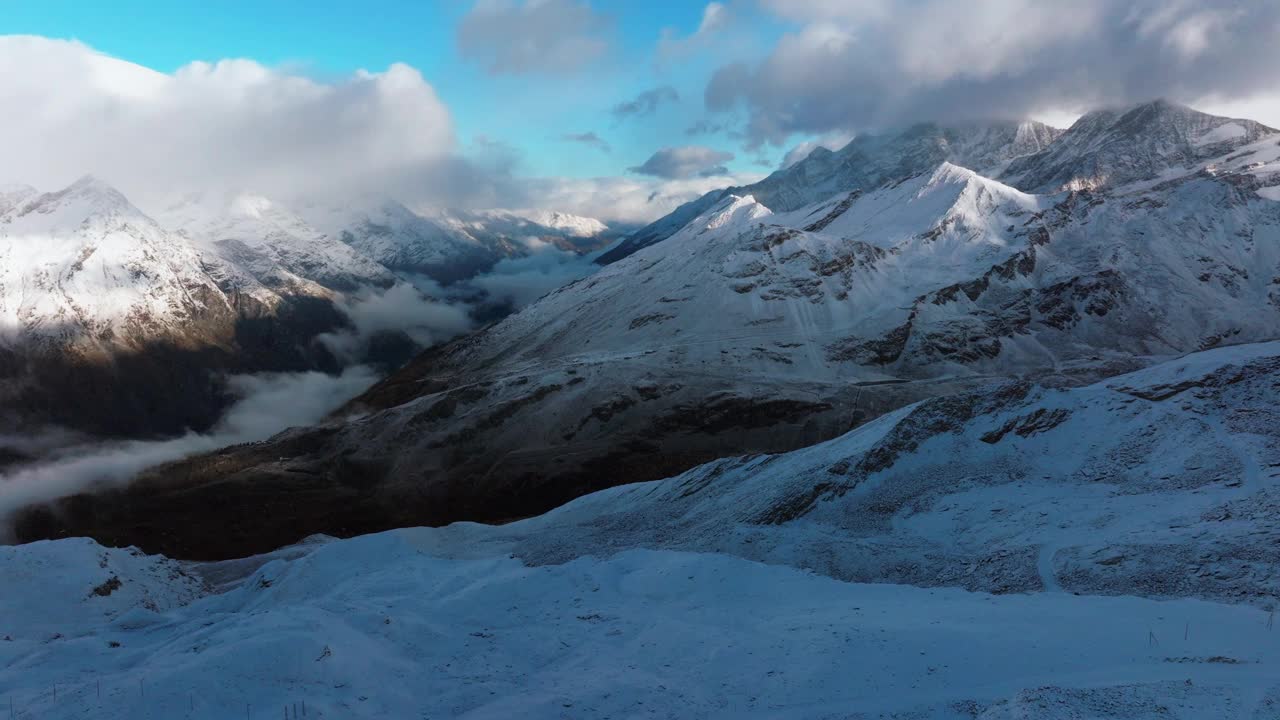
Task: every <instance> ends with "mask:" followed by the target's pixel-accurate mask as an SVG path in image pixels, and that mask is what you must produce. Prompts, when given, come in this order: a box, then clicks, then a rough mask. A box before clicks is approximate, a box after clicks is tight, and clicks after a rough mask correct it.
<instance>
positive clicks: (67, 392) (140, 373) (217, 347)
mask: <svg viewBox="0 0 1280 720" xmlns="http://www.w3.org/2000/svg"><path fill="white" fill-rule="evenodd" d="M238 300H239V301H240V304H241V305H242V308H241V309H242V314H241V316H239V317H236V318H234V319H233V318H231V317H230V315H229V314H228V313H222V314H219V315H218V316H216V317H209V318H205V319H204V320H203V321H202V323H201V324H203V325H206V326H207V327H204V328H203V329H200V330H199V331H196V330H194V329H193V330H192V333H191V335H190V336H189V337H187V338H183V339H182V340H181V341H178V340H161V339H156V340H151V341H148V342H146V343H145V344H143V345H142V346H141V347H138V348H136V349H133V350H131V351H122V350H115V351H113V352H112V353H110V354H105V353H100V352H93V353H90V352H74V351H68V349H67V348H65V347H62V346H52V347H48V346H32V345H22V346H19V347H18V348H5V349H3V350H0V405H2V406H3V408H4V410H3V413H2V414H0V422H5V423H7V424H11V425H14V426H15V427H31V426H38V425H42V424H43V425H56V426H62V427H66V428H70V429H74V430H77V431H81V432H86V433H90V434H92V435H96V436H101V437H121V438H123V437H129V438H141V437H157V436H162V435H172V434H176V433H181V432H183V431H185V430H194V431H197V432H202V431H204V430H207V429H208V428H209V427H210V426H212V425H213V424H214V422H216V421H217V419H218V418H219V417H220V416H221V414H222V413H223V412H224V411H225V410H226V409H227V407H228V406H229V405H230V404H231V402H232V401H233V400H234V398H233V397H231V396H230V395H229V394H228V392H227V387H226V383H225V376H226V375H228V374H239V373H257V372H297V371H303V370H321V371H324V372H337V371H338V370H339V363H338V361H337V360H336V359H335V358H334V357H333V355H332V354H331V353H330V352H329V351H328V350H327V349H326V348H325V347H324V346H323V345H322V344H320V343H318V342H315V337H316V336H317V335H319V334H321V333H325V332H331V331H334V330H338V329H341V328H344V327H347V325H348V321H347V319H346V318H345V316H343V315H342V313H340V312H339V311H338V310H337V309H336V308H335V307H334V305H333V303H332V302H330V301H329V300H327V299H322V298H311V297H296V298H290V299H289V301H288V302H286V303H283V304H282V305H281V306H280V307H277V308H275V309H273V310H271V311H270V312H268V311H267V310H266V309H265V308H255V307H252V304H253V301H252V300H251V299H249V298H244V297H242V298H238ZM196 339H199V340H200V341H199V342H195V341H194V340H196Z"/></svg>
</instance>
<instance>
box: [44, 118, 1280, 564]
mask: <svg viewBox="0 0 1280 720" xmlns="http://www.w3.org/2000/svg"><path fill="white" fill-rule="evenodd" d="M966 164H968V165H969V166H971V167H966ZM1278 186H1280V134H1277V132H1276V131H1275V130H1272V129H1270V128H1267V127H1265V126H1262V125H1260V124H1258V123H1254V122H1251V121H1247V120H1235V119H1230V118H1224V117H1214V116H1210V115H1206V114H1204V113H1200V112H1197V111H1195V110H1192V109H1190V108H1187V107H1185V106H1181V105H1177V104H1173V103H1169V102H1165V101H1157V102H1153V103H1147V104H1143V105H1138V106H1133V107H1129V108H1125V109H1119V110H1102V111H1097V112H1093V113H1088V114H1086V115H1085V116H1083V117H1082V118H1080V120H1079V121H1077V122H1076V123H1075V124H1074V125H1073V126H1072V127H1071V128H1069V129H1067V130H1065V131H1061V132H1060V131H1056V130H1053V129H1051V128H1048V127H1045V126H1041V125H1035V124H1003V123H996V124H990V125H981V124H973V125H968V126H963V127H943V126H939V125H919V126H914V127H912V128H909V129H907V130H905V131H903V132H901V133H897V134H888V135H885V136H863V137H860V138H858V139H855V140H854V141H853V142H852V143H851V144H850V145H849V146H848V147H846V148H845V149H843V150H841V151H839V152H836V153H829V152H826V151H816V152H815V153H814V154H812V155H810V156H809V157H808V158H807V159H805V160H803V161H801V162H799V163H797V164H795V165H793V166H791V167H790V168H788V169H786V170H783V171H780V172H779V173H776V174H775V175H773V176H771V177H769V178H767V179H765V180H764V181H762V182H761V183H759V184H758V185H756V186H748V187H744V188H737V189H734V190H732V191H726V192H725V193H721V194H718V195H717V194H713V196H714V197H712V196H708V197H710V198H711V199H710V200H708V199H707V198H704V199H703V200H701V201H698V202H696V203H694V205H693V206H692V209H690V208H688V207H686V208H683V209H681V210H678V211H677V212H676V213H674V214H673V215H672V216H671V218H669V219H667V220H664V221H659V223H657V224H655V226H651V227H650V228H648V229H645V230H641V231H639V232H638V233H636V234H633V235H632V236H630V238H628V239H627V240H624V241H623V242H622V243H620V244H618V245H615V247H614V249H613V250H612V251H611V252H613V253H615V257H616V255H619V254H621V255H625V257H621V258H620V259H616V260H615V261H614V262H612V263H610V264H607V265H605V266H604V267H603V268H602V269H601V270H599V271H598V272H596V273H595V274H593V275H591V276H589V277H587V278H584V279H582V280H579V281H577V282H575V283H572V284H570V285H568V286H565V287H562V288H560V289H559V290H557V291H555V292H553V293H551V294H549V295H547V296H546V297H544V298H542V299H541V300H540V301H538V302H536V303H534V304H532V305H530V306H528V307H526V308H524V309H522V310H521V311H519V312H517V313H515V314H513V315H511V316H510V317H507V318H506V319H505V320H503V321H501V322H499V323H497V324H495V325H492V326H490V327H488V328H485V329H484V330H481V331H479V332H477V333H474V334H471V335H468V336H465V337H462V338H459V339H457V340H455V341H453V342H450V343H447V344H445V345H442V346H438V347H435V348H432V349H430V350H429V351H427V352H426V353H424V354H422V355H420V356H419V357H418V358H416V359H415V360H414V361H412V362H411V363H409V365H407V366H406V367H405V368H403V369H401V370H400V371H398V372H396V373H395V374H393V375H392V376H391V377H389V378H388V379H387V380H385V381H383V382H381V383H379V384H378V385H376V386H374V387H373V388H372V389H370V390H369V391H368V392H367V393H365V394H364V395H362V396H360V397H358V398H357V399H356V400H354V401H352V402H351V403H350V404H348V406H346V407H345V408H343V409H342V410H340V411H339V412H338V413H336V414H335V415H334V416H333V417H332V418H331V420H330V421H329V422H327V423H325V424H323V425H320V426H317V427H313V428H299V429H295V430H291V431H288V432H286V433H283V434H281V435H280V436H278V437H276V438H274V439H273V440H271V441H270V442H268V443H265V444H256V445H250V446H241V447H234V448H229V449H227V450H224V451H221V452H218V453H214V454H211V455H205V456H200V457H196V458H192V459H190V460H187V461H184V462H180V463H178V464H176V465H171V466H167V467H161V468H157V469H155V470H153V471H151V472H149V473H147V474H146V475H145V476H143V477H142V478H140V479H139V480H138V481H137V482H136V483H134V484H133V485H132V486H130V487H129V488H126V489H115V490H108V491H103V492H89V493H85V494H82V495H80V496H78V497H75V498H71V499H68V500H67V501H65V502H62V503H60V504H58V505H57V506H55V507H52V508H33V509H31V510H30V511H29V512H27V513H26V514H25V515H24V518H25V519H24V521H23V522H22V523H20V525H19V527H20V530H19V532H20V534H21V536H22V537H24V538H27V539H34V538H39V537H58V536H61V535H64V534H77V535H80V534H88V535H91V536H93V537H96V538H98V539H100V540H102V541H104V542H107V543H109V544H113V545H128V544H135V545H138V546H139V547H142V548H144V549H146V550H148V551H158V552H165V553H168V554H171V555H174V556H178V557H195V558H224V557H232V556H238V555H243V554H246V553H251V552H259V551H266V550H270V549H273V548H275V547H278V546H280V545H281V544H284V543H287V542H291V541H294V540H297V539H299V538H301V537H303V536H306V535H308V534H310V533H314V532H327V533H338V534H354V533H358V532H367V531H372V530H378V529H383V528H387V527H394V526H404V525H417V524H433V525H435V524H445V523H449V522H452V521H455V520H463V519H468V520H482V521H506V520H511V519H515V518H520V517H526V516H529V515H533V514H537V513H539V512H543V511H546V510H548V509H550V508H552V507H555V506H557V505H559V504H561V503H563V502H565V501H568V500H570V499H572V498H574V497H577V496H579V495H582V494H584V493H587V492H590V491H593V490H598V489H601V488H605V487H609V486H613V485H618V484H622V483H628V482H635V481H643V480H652V479H657V478H661V477H664V476H668V475H671V474H675V473H677V472H680V471H683V470H685V469H687V468H689V467H692V466H694V465H697V464H699V463H703V462H707V461H710V460H714V459H716V458H720V457H725V456H730V455H737V454H742V453H758V452H779V451H786V450H792V449H795V448H800V447H804V446H808V445H812V444H814V443H817V442H820V441H823V440H827V439H830V438H833V437H836V436H838V435H841V434H842V433H845V432H846V431H848V430H849V429H851V428H853V427H856V426H858V425H860V424H862V423H864V422H867V421H868V420H871V419H873V418H876V417H878V416H881V415H883V414H885V413H887V412H890V411H893V410H895V409H896V408H899V407H902V406H904V405H907V404H909V403H911V402H914V401H917V400H920V399H922V398H927V397H934V396H940V395H951V394H954V393H956V392H960V391H967V390H972V389H975V388H978V387H980V386H986V385H989V384H990V383H991V382H993V381H996V380H1002V379H1022V380H1029V381H1034V382H1037V383H1039V384H1041V385H1044V386H1049V387H1069V386H1074V385H1080V384H1084V383H1088V382H1092V381H1095V380H1097V379H1100V378H1104V377H1107V376H1111V375H1115V374H1117V373H1121V372H1126V371H1131V370H1134V369H1137V368H1141V367H1143V366H1146V365H1148V364H1151V363H1152V362H1156V361H1158V360H1161V359H1165V358H1171V357H1177V356H1181V355H1184V354H1186V353H1189V352H1195V351H1198V350H1204V349H1207V348H1213V347H1217V346H1222V345H1235V344H1241V343H1249V342H1257V341H1264V340H1269V339H1272V338H1275V337H1276V336H1277V335H1278V334H1280V202H1277V192H1280V190H1277V187H1278ZM771 202H772V203H773V204H772V205H770V203H771ZM690 215H691V216H692V217H690V218H689V219H688V221H687V222H686V221H685V217H686V216H690ZM675 225H680V227H679V229H678V230H676V231H675V232H673V233H672V234H670V235H669V237H665V239H662V238H659V239H656V240H653V241H652V242H650V241H648V240H646V241H645V242H642V243H639V245H642V247H635V246H633V247H632V248H631V249H632V250H634V252H630V253H629V254H627V253H621V252H618V251H619V250H620V249H621V248H623V247H625V246H627V243H628V242H631V241H632V240H634V239H636V238H640V237H642V236H644V235H645V233H650V239H651V240H652V239H653V237H656V236H653V235H652V232H653V227H672V226H675ZM978 392H980V393H981V392H985V391H978ZM961 397H967V396H963V395H962V396H961ZM974 397H981V395H979V396H974ZM832 482H833V485H832V486H833V487H838V485H839V483H838V482H837V481H834V480H833V481H832ZM229 488H237V489H238V490H237V491H232V492H229V491H228V489H229ZM268 517H271V518H274V519H275V521H273V522H270V523H268V522H264V519H265V518H268Z"/></svg>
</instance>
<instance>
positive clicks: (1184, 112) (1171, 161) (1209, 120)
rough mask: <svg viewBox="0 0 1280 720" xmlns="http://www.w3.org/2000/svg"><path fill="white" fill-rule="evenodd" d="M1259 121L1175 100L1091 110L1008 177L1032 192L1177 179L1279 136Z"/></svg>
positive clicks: (1010, 169) (1006, 177)
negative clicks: (1211, 161)
mask: <svg viewBox="0 0 1280 720" xmlns="http://www.w3.org/2000/svg"><path fill="white" fill-rule="evenodd" d="M1275 132H1276V131H1275V130H1274V129H1272V128H1269V127H1267V126H1265V125H1262V124H1261V123H1257V122H1254V121H1252V120H1240V119H1235V118H1225V117H1217V116H1214V115H1209V114H1206V113H1202V112H1197V111H1195V110H1193V109H1191V108H1189V107H1187V106H1185V105H1179V104H1177V103H1172V102H1169V101H1167V100H1157V101H1155V102H1150V103H1144V104H1141V105H1137V106H1133V107H1128V108H1120V109H1106V110H1097V111H1094V112H1090V113H1086V114H1085V115H1084V116H1083V117H1081V118H1080V119H1079V120H1077V121H1076V122H1075V124H1073V125H1072V126H1071V129H1070V130H1069V131H1068V132H1067V133H1066V135H1065V136H1064V137H1063V138H1062V140H1061V142H1056V143H1054V144H1053V146H1052V147H1051V148H1050V149H1049V150H1048V151H1047V152H1043V153H1036V154H1028V155H1024V156H1022V157H1019V158H1017V159H1016V160H1014V161H1013V162H1011V163H1010V164H1009V167H1008V168H1007V169H1006V170H1005V172H1004V173H1003V175H1002V179H1003V180H1005V182H1008V183H1010V184H1011V185H1015V186H1017V187H1020V188H1022V189H1024V190H1028V191H1035V192H1057V191H1059V190H1084V189H1099V188H1103V187H1116V186H1121V185H1124V184H1125V183H1129V182H1134V181H1139V180H1147V181H1150V180H1154V179H1158V178H1161V177H1162V176H1164V174H1165V173H1169V174H1170V177H1176V176H1178V175H1180V174H1183V173H1185V172H1186V170H1187V169H1189V168H1192V167H1195V166H1196V165H1197V164H1199V163H1202V162H1203V161H1206V160H1209V159H1211V158H1220V157H1225V156H1228V155H1230V154H1231V153H1232V152H1234V151H1235V150H1237V149H1239V148H1241V147H1244V146H1246V145H1251V144H1253V143H1255V142H1257V141H1258V140H1260V139H1262V138H1265V137H1267V136H1270V135H1274V134H1275Z"/></svg>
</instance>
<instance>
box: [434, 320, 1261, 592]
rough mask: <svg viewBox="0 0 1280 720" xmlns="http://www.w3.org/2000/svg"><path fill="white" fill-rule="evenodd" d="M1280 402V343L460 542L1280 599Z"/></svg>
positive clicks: (1022, 386) (588, 500)
mask: <svg viewBox="0 0 1280 720" xmlns="http://www.w3.org/2000/svg"><path fill="white" fill-rule="evenodd" d="M1277 400H1280V343H1275V342H1272V343H1263V344H1257V345H1241V346H1236V347H1229V348H1219V349H1216V350H1209V351H1205V352H1201V353H1196V354H1192V355H1189V356H1186V357H1184V358H1181V359H1178V360H1172V361H1167V362H1165V363H1162V364H1159V365H1156V366H1153V367H1151V368H1149V369H1146V370H1141V371H1137V372H1134V373H1131V374H1127V375H1121V376H1118V377H1115V378H1112V379H1109V380H1105V381H1102V382H1099V383H1096V384H1093V385H1089V386H1085V387H1077V388H1070V389H1047V388H1043V387H1037V386H1034V385H1030V384H1027V383H1005V384H997V385H993V386H991V387H988V388H984V389H982V390H980V391H976V392H972V393H963V394H960V395H955V396H948V397H940V398H935V399H931V400H926V401H923V402H921V403H919V404H916V405H912V406H910V407H907V408H903V409H901V410H898V411H896V412H893V413H890V414H888V415H885V416H883V417H881V418H879V419H877V420H875V421H873V422H871V423H869V424H867V425H865V426H863V427H860V428H858V429H857V430H854V431H852V432H850V433H848V434H846V435H844V436H842V437H840V438H837V439H835V440H832V441H829V442H826V443H822V444H819V445H815V446H813V447H810V448H805V449H803V450H798V451H795V452H791V453H787V454H783V455H766V456H755V457H744V458H734V459H727V460H722V461H719V462H717V463H712V464H709V465H705V466H702V467H699V468H696V469H694V470H691V471H689V472H687V473H685V474H683V475H681V476H679V477H675V478H672V479H669V480H663V481H659V482H652V483H644V484H636V485H629V486H625V487H621V488H615V489H613V490H608V491H604V492H601V493H596V494H594V495H590V496H588V497H585V498H582V499H580V500H578V501H575V502H574V503H571V504H569V505H567V506H565V507H563V508H560V509H558V510H556V511H553V512H551V513H549V514H548V515H546V516H544V517H541V518H537V519H533V520H529V521H526V522H524V523H520V524H516V525H512V526H507V527H505V528H502V529H493V530H490V531H485V530H480V529H475V530H465V531H464V530H462V529H460V530H459V531H458V533H460V534H464V535H466V537H461V536H459V537H450V539H449V540H448V541H447V545H446V547H456V548H457V552H474V551H476V550H477V548H479V547H480V546H482V545H483V546H487V547H489V548H490V549H491V550H492V551H493V552H500V551H507V552H513V553H516V554H517V555H519V556H520V557H523V558H525V559H526V561H530V562H550V561H555V562H559V561H561V560H563V559H564V558H568V557H576V556H577V555H579V554H585V553H600V552H602V551H603V548H618V549H624V548H631V547H636V546H640V547H650V548H661V549H676V550H682V551H696V552H721V553H728V554H732V555H737V556H741V557H744V558H747V559H751V560H758V561H763V562H770V563H779V564H785V565H791V566H798V567H803V568H807V569H810V570H813V571H815V572H818V573H821V574H824V575H830V576H833V577H836V578H840V579H845V580H852V581H859V582H895V583H908V584H912V585H921V586H959V587H964V588H966V589H969V590H974V591H986V592H1033V591H1053V592H1072V593H1080V594H1108V595H1142V596H1148V597H1201V598H1216V599H1219V600H1224V601H1230V602H1247V603H1252V604H1256V605H1260V606H1263V607H1269V606H1270V605H1271V604H1272V603H1274V598H1275V597H1276V595H1277V593H1280V550H1278V549H1277V548H1280V545H1277V544H1276V540H1277V539H1280V505H1278V504H1277V503H1278V502H1280V470H1278V468H1280V415H1277V410H1276V408H1277ZM442 532H446V531H442ZM463 548H466V549H465V550H464V549H463Z"/></svg>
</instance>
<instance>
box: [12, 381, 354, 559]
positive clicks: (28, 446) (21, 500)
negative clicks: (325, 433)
mask: <svg viewBox="0 0 1280 720" xmlns="http://www.w3.org/2000/svg"><path fill="white" fill-rule="evenodd" d="M376 380H377V376H376V375H375V374H374V373H373V371H371V370H370V369H369V368H366V367H361V366H357V367H351V368H347V369H346V370H344V371H343V373H342V374H341V375H325V374H323V373H318V372H304V373H268V374H262V375H242V376H236V377H232V378H230V379H229V383H230V389H231V391H232V392H234V393H235V394H236V395H238V396H239V397H240V399H239V400H238V401H237V402H236V403H235V404H234V405H233V406H231V408H230V409H229V410H228V411H227V413H226V415H224V416H223V418H222V419H221V420H220V421H219V422H218V424H217V426H216V427H214V428H213V429H212V430H211V431H210V432H208V433H189V434H187V435H184V436H182V437H178V438H173V439H171V440H157V441H129V442H112V443H96V444H84V445H71V446H68V447H62V448H60V449H56V450H50V449H49V448H47V447H42V446H43V445H45V444H46V443H47V442H50V441H53V442H57V441H58V440H61V438H60V437H58V436H56V435H47V434H46V435H42V436H38V437H31V438H12V437H10V438H6V440H5V441H6V443H8V444H9V445H12V446H15V447H21V448H23V449H24V450H27V451H31V450H40V449H43V450H45V451H46V452H48V453H49V454H48V456H47V457H46V458H45V459H44V460H42V461H40V462H37V463H35V464H31V465H26V466H21V467H18V468H16V469H12V470H9V471H7V472H4V473H0V540H4V539H5V537H4V536H5V534H6V532H7V528H6V527H5V525H4V523H5V522H6V521H7V520H8V519H9V516H10V515H11V514H12V513H13V512H14V511H16V510H20V509H21V508H24V507H27V506H28V505H32V504H38V503H43V502H49V501H51V500H54V499H56V498H60V497H65V496H67V495H72V494H74V493H76V492H79V491H81V490H84V489H86V488H88V487H90V486H92V485H97V484H100V483H101V484H119V483H123V482H126V481H128V480H130V479H131V478H133V477H134V476H135V475H137V474H138V473H139V472H141V471H143V470H145V469H146V468H148V467H152V466H155V465H160V464H162V463H167V462H172V461H174V460H178V459H181V458H184V457H187V456H189V455H194V454H196V453H202V452H209V451H211V450H214V449H217V448H220V447H226V446H228V445H234V444H237V443H245V442H253V441H257V440H265V439H266V438H268V437H271V436H272V435H274V434H276V433H278V432H280V431H281V430H284V429H286V428H290V427H297V426H303V425H311V424H314V423H315V422H317V421H319V420H320V419H322V418H323V417H324V416H325V415H327V414H329V413H330V412H332V411H333V410H335V409H337V408H338V407H339V406H341V405H342V403H344V402H346V401H347V400H350V399H351V398H353V397H355V396H356V395H358V394H360V393H361V392H363V391H364V390H365V389H367V388H368V387H369V386H370V385H372V384H373V383H374V382H375V381H376Z"/></svg>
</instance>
